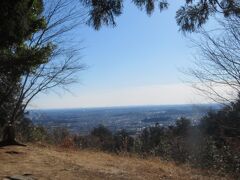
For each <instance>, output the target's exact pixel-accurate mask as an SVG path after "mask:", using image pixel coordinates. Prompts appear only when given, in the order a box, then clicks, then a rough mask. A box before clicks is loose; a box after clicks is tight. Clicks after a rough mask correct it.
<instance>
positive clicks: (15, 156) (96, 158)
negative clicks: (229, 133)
mask: <svg viewBox="0 0 240 180" xmlns="http://www.w3.org/2000/svg"><path fill="white" fill-rule="evenodd" d="M0 162H1V163H0V179H19V180H20V179H21V180H22V179H25V180H31V179H54V180H55V179H63V180H71V179H86V180H90V179H91V180H92V179H96V180H98V179H104V180H106V179H113V180H117V179H129V180H130V179H131V180H134V179H137V180H143V179H149V180H155V179H156V180H158V179H182V180H186V179H218V180H219V179H229V178H227V177H224V176H221V177H219V176H217V175H213V174H211V176H210V173H206V172H203V171H200V170H197V169H193V168H190V167H188V166H186V165H184V166H183V165H176V164H175V163H172V162H166V161H161V160H159V159H157V158H149V159H141V158H137V157H129V156H123V155H119V156H118V155H114V154H108V153H104V152H98V151H90V150H69V149H63V148H58V147H51V146H44V145H34V144H28V145H27V147H19V146H8V147H2V148H0Z"/></svg>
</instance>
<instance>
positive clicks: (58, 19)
mask: <svg viewBox="0 0 240 180" xmlns="http://www.w3.org/2000/svg"><path fill="white" fill-rule="evenodd" d="M44 3H45V5H44V7H45V11H44V14H43V16H44V17H45V19H46V28H45V29H43V30H41V31H40V32H37V33H35V34H34V35H33V36H32V38H31V39H30V40H29V41H28V42H26V45H27V46H28V48H33V49H35V48H36V49H38V48H41V47H45V46H47V45H51V46H52V47H53V51H52V52H51V55H50V56H49V57H48V58H47V61H46V63H43V64H41V65H39V66H38V67H36V68H35V69H33V70H31V71H29V72H27V73H25V74H24V75H22V76H21V78H20V80H18V81H17V82H16V81H15V80H13V81H11V80H10V79H9V78H8V77H9V76H8V75H7V74H3V73H0V76H1V78H0V81H1V84H2V85H4V86H1V87H0V88H4V89H3V91H1V92H5V93H4V95H1V98H0V101H3V100H4V99H5V98H9V97H10V95H11V94H12V93H14V97H13V98H14V100H13V101H11V102H8V103H0V104H1V109H3V110H4V109H7V108H9V105H10V106H11V110H9V111H8V112H9V114H8V115H7V117H5V118H6V119H7V121H8V122H9V123H8V124H11V125H15V124H16V123H18V122H19V121H20V120H21V118H22V114H23V113H24V111H25V110H26V108H27V106H28V105H29V103H30V102H31V101H32V99H33V98H34V97H36V96H37V95H39V94H40V93H44V92H48V90H50V89H51V90H52V89H54V88H57V89H59V88H63V89H66V88H67V85H69V84H72V83H75V82H77V81H78V72H79V71H81V70H84V69H85V65H84V64H82V62H81V54H80V50H81V48H79V47H80V44H79V43H81V42H77V41H76V40H74V39H72V37H73V36H72V35H71V34H72V33H74V31H75V30H76V28H77V27H79V26H80V25H81V24H83V23H84V22H85V17H86V13H85V12H84V9H81V7H80V6H79V4H78V3H79V2H78V1H77V0H76V1H75V0H51V1H47V0H45V1H44ZM15 90H17V92H15ZM8 136H9V135H8ZM10 136H11V135H10ZM7 138H9V137H7Z"/></svg>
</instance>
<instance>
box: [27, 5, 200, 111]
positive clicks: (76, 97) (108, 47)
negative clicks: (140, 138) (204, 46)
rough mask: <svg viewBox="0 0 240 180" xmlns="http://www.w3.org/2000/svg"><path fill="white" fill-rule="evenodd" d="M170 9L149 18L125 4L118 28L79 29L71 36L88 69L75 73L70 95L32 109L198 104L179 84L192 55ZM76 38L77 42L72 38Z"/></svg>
mask: <svg viewBox="0 0 240 180" xmlns="http://www.w3.org/2000/svg"><path fill="white" fill-rule="evenodd" d="M179 6H180V3H174V4H173V3H172V4H171V6H170V8H169V9H168V10H166V11H164V12H162V13H160V12H159V11H158V10H155V12H154V13H153V15H152V16H150V17H149V16H148V15H147V14H146V13H145V12H144V11H140V10H139V9H137V8H136V7H135V6H134V5H133V4H125V8H124V12H123V14H122V15H121V16H120V17H119V18H117V19H116V21H117V27H115V28H111V27H103V28H102V29H100V30H99V31H95V30H93V29H92V28H90V27H88V26H82V27H81V28H79V29H78V32H77V33H75V37H74V38H75V39H76V40H83V42H82V43H81V44H79V47H85V48H84V49H83V50H82V55H83V59H82V61H83V62H84V63H85V64H87V65H88V67H89V68H88V69H87V70H85V71H83V72H80V73H79V78H80V83H78V84H75V85H72V86H71V87H69V89H70V90H71V92H72V93H67V92H62V91H60V92H59V93H57V94H56V93H48V94H43V95H40V96H38V97H37V98H36V99H35V101H34V102H33V103H32V104H31V107H32V108H76V107H105V106H127V105H156V104H185V103H198V102H201V98H200V99H199V97H198V96H197V95H195V94H194V91H193V90H192V89H191V87H190V86H189V85H186V84H184V83H183V82H182V79H184V75H183V74H182V73H181V72H180V71H179V69H181V68H186V67H190V66H191V61H192V53H193V50H192V49H191V48H190V47H189V41H188V40H187V38H186V37H184V36H183V34H182V33H181V32H179V31H178V26H177V25H176V21H175V18H174V17H175V12H176V10H177V9H178V8H179ZM76 35H77V36H76Z"/></svg>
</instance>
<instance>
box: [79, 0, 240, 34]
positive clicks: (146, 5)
mask: <svg viewBox="0 0 240 180" xmlns="http://www.w3.org/2000/svg"><path fill="white" fill-rule="evenodd" d="M80 1H81V2H82V4H83V5H84V6H85V7H86V8H88V9H89V19H88V24H89V25H91V26H93V27H94V28H95V29H99V28H100V27H101V26H102V25H111V26H115V25H116V21H115V18H116V17H118V16H120V15H121V14H122V12H123V7H124V0H80ZM132 3H134V4H135V5H136V6H137V7H138V8H139V9H141V10H145V11H146V13H147V14H148V15H151V14H152V12H153V11H154V10H155V9H156V7H157V8H158V9H159V10H160V11H162V10H164V9H167V8H168V6H169V2H168V0H132ZM217 13H218V14H223V15H224V16H225V17H229V16H239V15H240V3H239V1H235V0H184V1H183V5H182V6H181V7H180V8H179V10H178V11H177V12H176V21H177V24H178V25H179V28H180V30H181V31H183V32H194V31H196V30H197V29H198V28H199V27H202V26H203V25H204V24H205V23H206V22H207V20H208V19H209V17H210V16H214V15H215V14H217Z"/></svg>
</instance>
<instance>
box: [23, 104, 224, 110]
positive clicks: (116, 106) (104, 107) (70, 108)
mask: <svg viewBox="0 0 240 180" xmlns="http://www.w3.org/2000/svg"><path fill="white" fill-rule="evenodd" d="M199 105H200V106H201V105H221V104H219V103H186V104H183V103H181V104H142V105H113V106H87V107H65V108H29V109H27V111H32V110H74V109H114V108H134V107H151V106H199Z"/></svg>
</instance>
